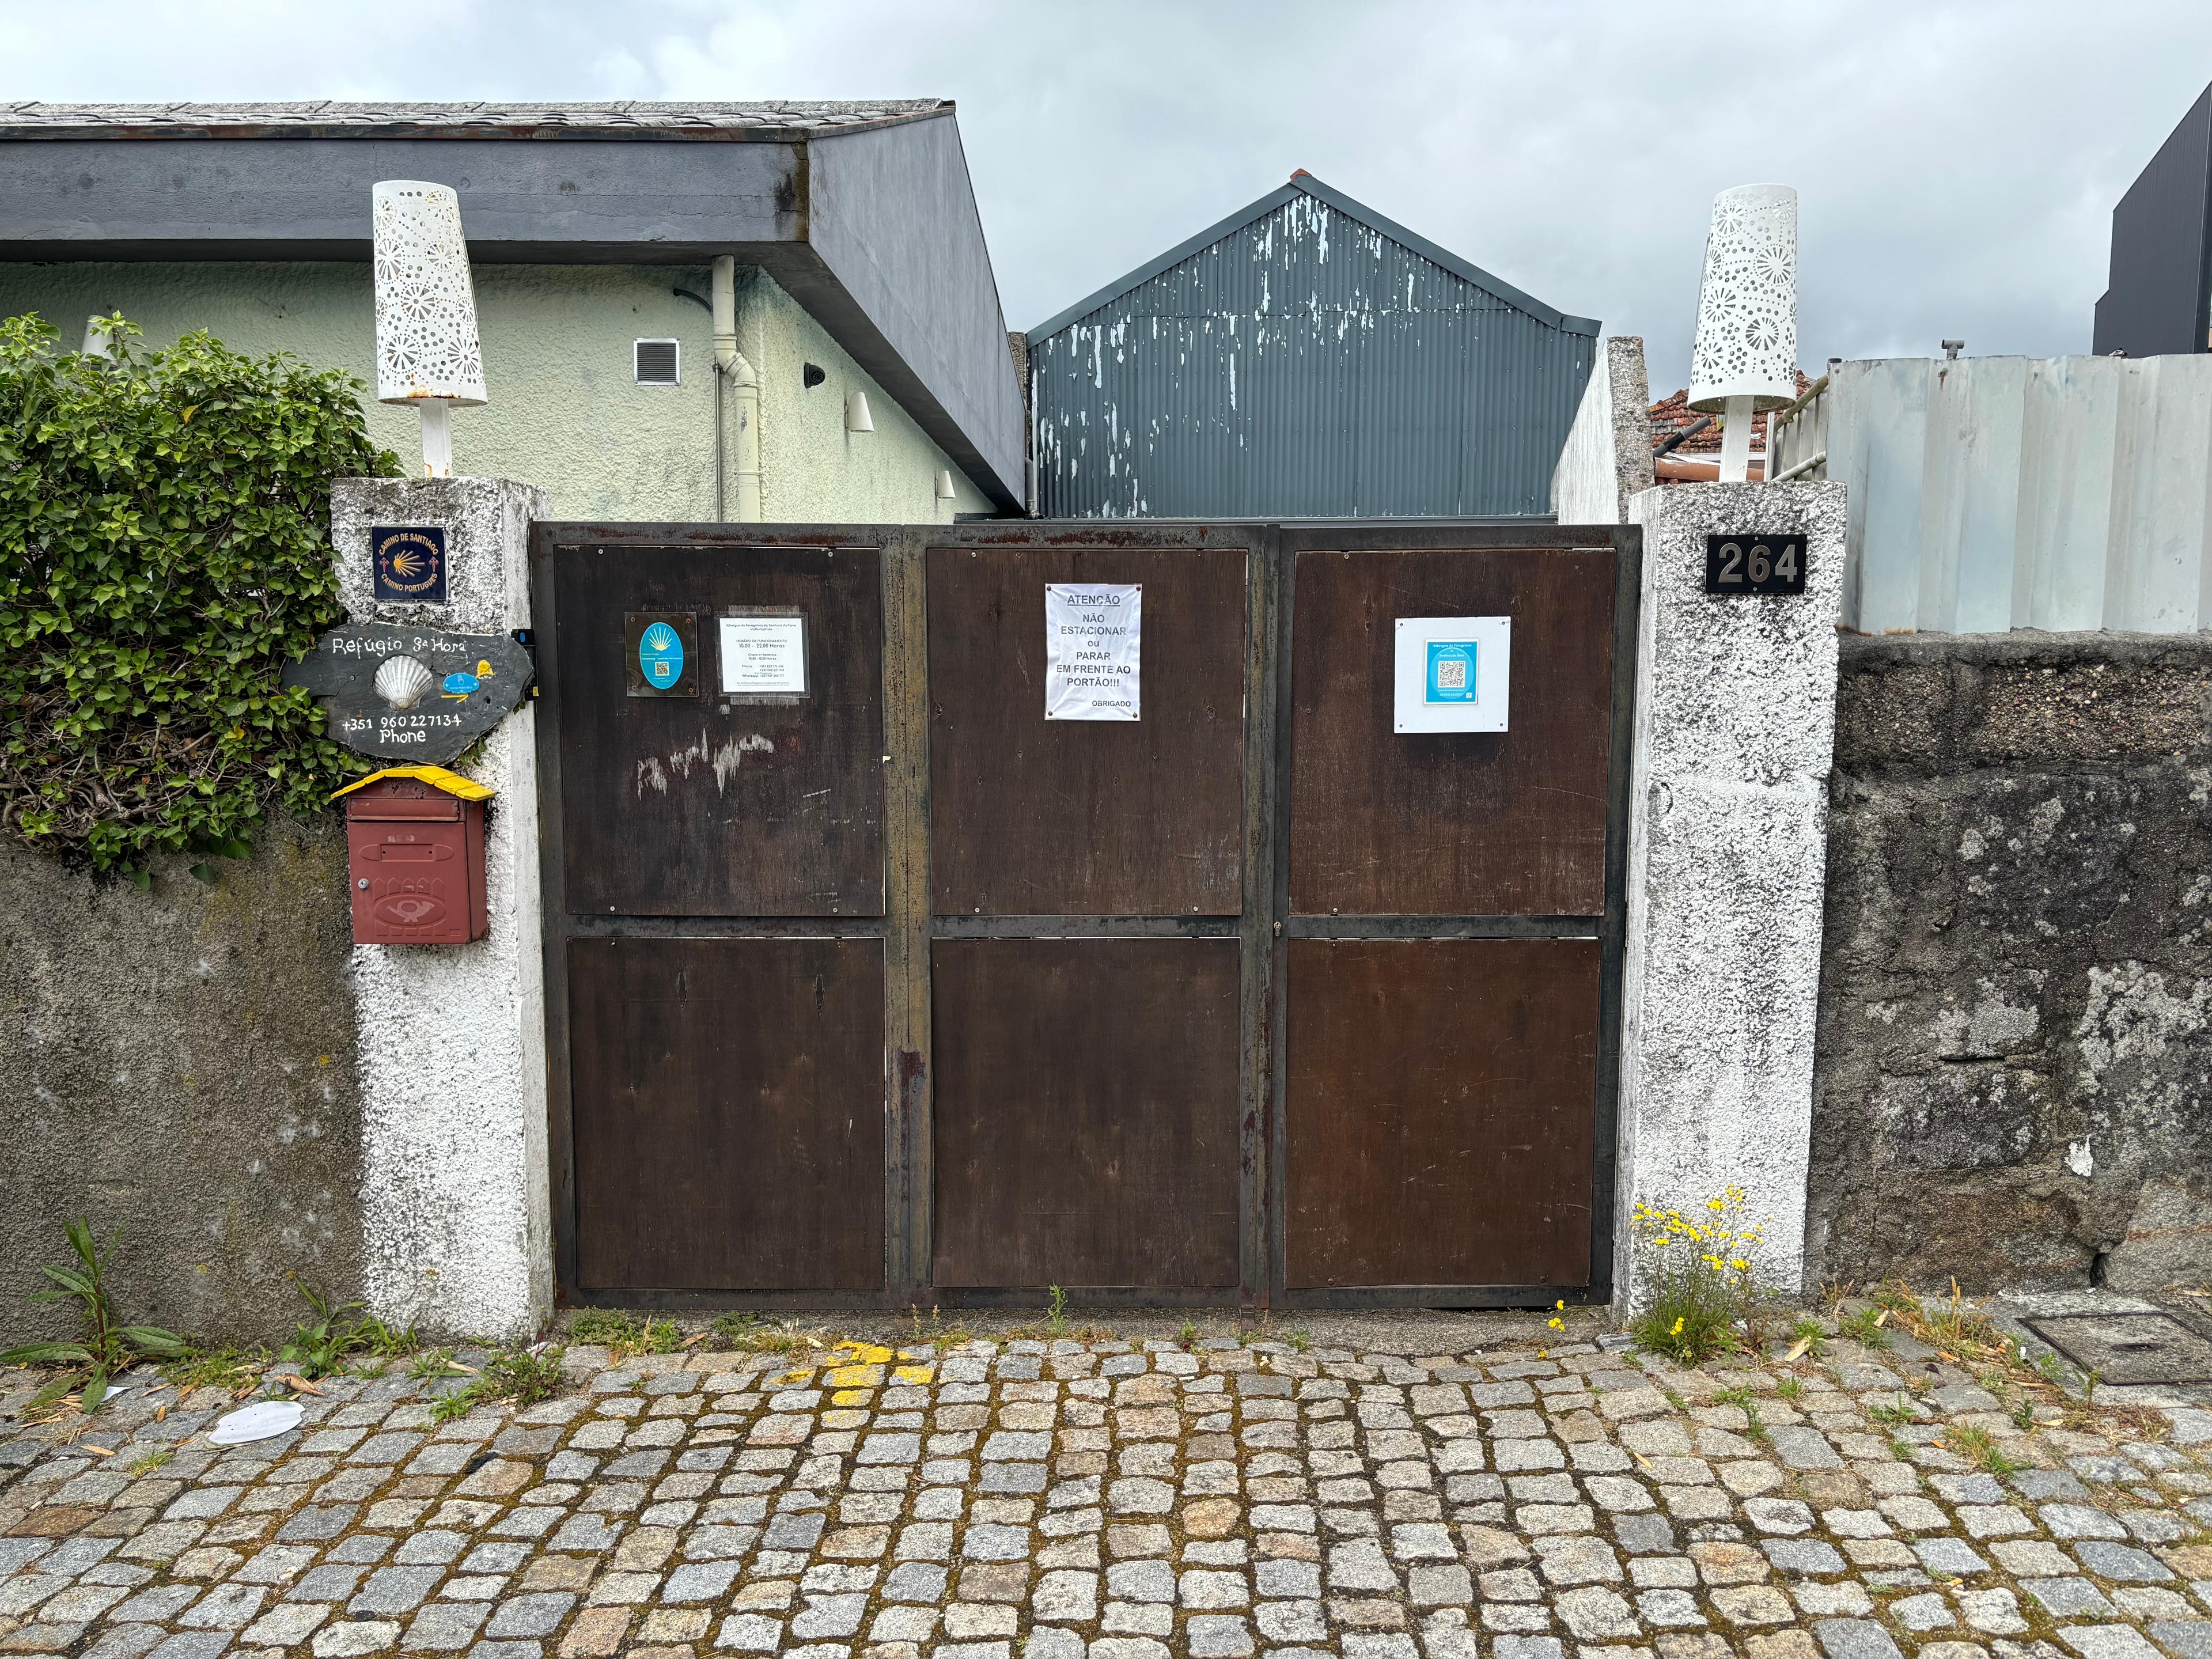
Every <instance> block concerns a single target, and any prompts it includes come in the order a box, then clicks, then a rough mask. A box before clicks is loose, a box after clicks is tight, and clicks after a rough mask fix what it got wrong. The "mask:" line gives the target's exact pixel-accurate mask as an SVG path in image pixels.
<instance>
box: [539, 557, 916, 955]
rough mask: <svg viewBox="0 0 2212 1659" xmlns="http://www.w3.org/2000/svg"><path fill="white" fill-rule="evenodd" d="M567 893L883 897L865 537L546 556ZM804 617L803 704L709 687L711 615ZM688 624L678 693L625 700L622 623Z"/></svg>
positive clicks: (585, 909) (597, 896) (592, 899)
mask: <svg viewBox="0 0 2212 1659" xmlns="http://www.w3.org/2000/svg"><path fill="white" fill-rule="evenodd" d="M556 580H557V582H558V584H559V590H560V603H559V605H558V608H557V613H556V623H555V627H556V629H557V634H558V637H557V639H556V641H555V644H556V650H555V653H554V661H555V664H556V679H557V684H556V693H557V695H558V696H559V698H560V702H561V706H562V708H564V709H569V710H574V711H576V714H577V715H578V716H580V717H576V718H571V720H569V721H568V729H567V731H566V733H565V738H564V744H563V747H562V755H561V774H560V775H561V812H562V829H563V832H564V860H563V862H564V871H563V877H564V883H565V887H566V903H567V904H568V908H570V909H571V910H573V911H575V912H578V913H580V914H583V915H605V914H608V913H614V914H617V915H639V916H671V915H683V916H731V915H736V916H771V915H787V916H876V915H882V914H883V909H884V828H883V818H884V808H883V763H882V757H883V698H882V675H883V642H882V641H883V595H882V567H881V556H880V555H879V554H878V552H877V551H876V550H874V549H872V548H843V549H836V550H826V549H816V548H793V547H781V548H745V547H742V546H740V547H722V548H700V547H696V546H686V547H670V548H656V549H641V548H638V547H635V546H628V547H617V548H615V549H613V550H607V549H605V548H599V547H595V546H592V545H589V544H586V545H581V546H569V547H562V548H561V549H559V550H557V552H556ZM732 608H739V609H744V610H756V609H757V610H763V611H789V610H796V611H799V613H800V615H801V616H802V617H804V619H805V643H806V662H807V672H808V677H809V685H808V689H807V692H806V695H805V696H803V697H798V698H787V699H783V700H781V701H756V702H746V701H742V700H732V699H731V698H728V697H725V696H720V695H718V692H719V690H720V681H719V674H718V669H719V650H718V644H717V618H718V617H719V616H720V614H721V613H722V612H724V611H728V610H730V609H732ZM671 612H672V613H681V614H685V615H689V616H690V617H694V618H695V619H696V627H695V643H696V650H695V652H694V653H691V654H695V655H696V659H697V660H696V663H691V664H687V666H686V678H690V682H691V684H692V686H693V688H694V690H696V693H697V695H696V696H632V695H630V694H629V690H630V685H631V676H632V673H633V669H634V662H635V657H636V654H637V651H636V642H635V630H634V629H630V628H629V626H628V622H629V618H630V617H633V616H635V615H636V614H638V613H644V614H645V615H647V616H653V615H660V614H666V613H671Z"/></svg>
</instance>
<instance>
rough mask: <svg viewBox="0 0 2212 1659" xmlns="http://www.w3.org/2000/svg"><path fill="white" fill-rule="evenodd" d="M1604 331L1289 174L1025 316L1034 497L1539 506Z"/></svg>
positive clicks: (1278, 511) (1352, 509) (1291, 506)
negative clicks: (1174, 242) (1137, 260)
mask: <svg viewBox="0 0 2212 1659" xmlns="http://www.w3.org/2000/svg"><path fill="white" fill-rule="evenodd" d="M1597 331H1598V325H1597V323H1596V322H1595V320H1594V319H1590V318H1588V317H1570V316H1566V315H1565V314H1564V313H1560V312H1559V311H1557V310H1554V309H1553V307H1550V306H1547V305H1546V304H1545V303H1544V302H1543V301H1541V300H1537V299H1534V298H1532V297H1531V296H1529V295H1526V294H1523V293H1522V291H1521V290H1520V289H1516V288H1515V287H1513V286H1512V285H1511V284H1510V283H1504V282H1501V281H1499V280H1498V278H1497V277H1495V276H1492V275H1491V274H1490V273H1489V272H1488V271H1486V270H1481V269H1480V268H1479V267H1477V266H1474V265H1471V264H1468V262H1467V261H1466V260H1464V259H1462V258H1459V257H1457V256H1456V255H1455V254H1452V253H1448V252H1445V251H1444V250H1443V248H1440V247H1438V246H1437V245H1436V244H1435V243H1433V242H1431V241H1429V240H1427V239H1426V238H1425V237H1421V236H1417V235H1415V234H1413V232H1412V231H1410V230H1407V229H1406V228H1404V227H1403V226H1401V225H1396V224H1394V223H1392V222H1390V221H1389V220H1388V219H1386V218H1384V217H1383V216H1382V215H1381V214H1379V213H1376V212H1375V211H1374V210H1371V209H1370V208H1366V207H1364V206H1362V205H1361V204H1359V203H1358V202H1355V201H1353V200H1352V198H1351V197H1347V196H1345V195H1343V194H1341V193H1340V192H1339V191H1334V190H1331V189H1330V188H1329V187H1328V185H1324V184H1322V182H1321V180H1320V179H1316V178H1314V177H1313V176H1312V175H1311V174H1310V173H1296V174H1294V175H1292V177H1291V182H1290V183H1289V184H1287V185H1284V186H1283V188H1282V189H1280V190H1278V191H1274V192H1273V193H1272V194H1270V195H1267V196H1265V197H1261V199H1260V200H1258V201H1256V202H1255V203H1253V204H1251V205H1250V206H1249V207H1247V208H1245V209H1244V210H1242V211H1241V212H1238V213H1234V214H1231V216H1229V217H1228V218H1226V219H1224V220H1223V221H1222V222H1220V223H1219V224H1218V225H1215V226H1213V227H1212V228H1210V229H1207V230H1205V231H1201V232H1200V234H1198V235H1196V236H1194V237H1193V238H1192V239H1191V240H1189V241H1188V242H1185V243H1183V244H1182V246H1180V247H1176V248H1172V249H1170V251H1169V252H1166V253H1164V254H1162V255H1161V256H1160V257H1159V258H1157V259H1155V260H1153V261H1152V263H1151V264H1146V265H1143V266H1140V267H1139V269H1137V270H1133V271H1131V272H1130V273H1129V274H1128V275H1127V276H1124V277H1122V278H1121V280H1120V281H1119V282H1116V283H1109V285H1108V286H1107V287H1105V288H1103V289H1100V290H1099V291H1098V292H1097V293H1096V294H1094V295H1091V297H1090V298H1089V299H1087V300H1085V301H1082V302H1081V303H1080V304H1079V305H1076V306H1073V307H1070V308H1069V309H1068V310H1066V311H1064V312H1062V313H1060V315H1059V316H1057V317H1054V319H1052V320H1051V321H1050V322H1048V323H1045V324H1043V325H1042V326H1040V327H1038V328H1036V329H1033V330H1031V331H1030V336H1029V352H1030V389H1031V410H1030V416H1031V420H1032V422H1034V433H1033V441H1034V445H1035V463H1034V464H1035V466H1036V490H1035V507H1036V511H1037V512H1038V513H1040V514H1042V515H1043V516H1045V517H1047V518H1352V517H1381V516H1392V515H1422V514H1454V515H1484V514H1510V513H1543V512H1545V511H1546V510H1547V505H1548V501H1549V492H1550V488H1551V480H1552V469H1553V465H1554V464H1555V463H1556V462H1557V461H1558V459H1559V448H1560V446H1561V445H1562V444H1563V443H1564V442H1565V440H1566V435H1567V428H1568V427H1569V426H1570V425H1571V424H1572V423H1573V421H1574V416H1575V408H1576V405H1577V403H1578V401H1579V400H1580V398H1581V397H1582V393H1583V386H1584V383H1585V382H1587V381H1588V380H1589V373H1590V365H1591V362H1592V360H1593V357H1594V355H1595V349H1596V344H1597Z"/></svg>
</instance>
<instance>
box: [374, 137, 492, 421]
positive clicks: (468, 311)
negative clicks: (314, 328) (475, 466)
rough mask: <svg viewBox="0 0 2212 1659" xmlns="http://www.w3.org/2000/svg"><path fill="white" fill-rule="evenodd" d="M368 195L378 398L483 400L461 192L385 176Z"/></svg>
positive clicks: (392, 401) (472, 402)
mask: <svg viewBox="0 0 2212 1659" xmlns="http://www.w3.org/2000/svg"><path fill="white" fill-rule="evenodd" d="M370 199H371V210H372V215H371V216H372V223H373V226H374V241H375V264H376V395H377V398H379V399H380V401H381V402H384V403H387V404H418V403H422V402H423V401H425V400H428V399H432V398H435V399H439V400H441V401H442V402H445V403H447V404H464V405H477V404H483V403H484V402H486V401H487V398H486V396H485V392H484V377H483V348H482V347H481V346H480V345H479V344H478V343H477V300H476V286H475V284H474V283H473V282H471V279H470V276H469V247H468V243H467V242H466V241H465V240H464V239H463V237H462V235H461V198H460V197H459V196H457V195H455V194H454V193H453V191H452V190H451V189H449V188H448V187H447V186H446V185H432V184H424V183H422V182H421V181H420V180H417V179H386V180H384V181H383V182H382V183H380V184H379V185H376V186H375V188H374V191H372V192H371V198H370Z"/></svg>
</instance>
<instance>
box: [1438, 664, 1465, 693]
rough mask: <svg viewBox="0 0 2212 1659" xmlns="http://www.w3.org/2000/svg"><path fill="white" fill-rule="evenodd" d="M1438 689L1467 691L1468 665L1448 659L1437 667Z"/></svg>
mask: <svg viewBox="0 0 2212 1659" xmlns="http://www.w3.org/2000/svg"><path fill="white" fill-rule="evenodd" d="M1437 690H1439V691H1464V690H1467V665H1466V664H1465V663H1464V662H1456V661H1453V660H1451V659H1445V660H1444V661H1443V662H1440V663H1438V664H1437Z"/></svg>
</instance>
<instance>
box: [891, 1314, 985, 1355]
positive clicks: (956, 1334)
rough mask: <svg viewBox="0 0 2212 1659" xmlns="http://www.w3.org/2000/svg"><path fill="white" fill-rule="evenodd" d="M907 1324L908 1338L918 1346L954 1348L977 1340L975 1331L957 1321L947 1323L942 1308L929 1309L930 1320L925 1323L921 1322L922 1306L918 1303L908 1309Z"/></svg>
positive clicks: (913, 1344)
mask: <svg viewBox="0 0 2212 1659" xmlns="http://www.w3.org/2000/svg"><path fill="white" fill-rule="evenodd" d="M907 1324H908V1340H909V1341H910V1342H911V1344H912V1346H915V1347H917V1348H920V1347H936V1348H940V1349H942V1348H953V1347H957V1346H960V1345H961V1344H962V1343H963V1342H973V1341H974V1340H975V1332H973V1331H971V1330H969V1328H967V1327H966V1326H965V1325H963V1324H961V1323H959V1322H957V1321H955V1322H953V1323H952V1324H950V1325H948V1324H946V1323H945V1310H943V1309H942V1308H932V1309H931V1310H929V1322H928V1323H927V1325H925V1324H923V1323H922V1322H921V1306H920V1305H919V1304H916V1305H915V1306H913V1307H910V1308H908V1310H907Z"/></svg>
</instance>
